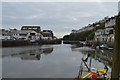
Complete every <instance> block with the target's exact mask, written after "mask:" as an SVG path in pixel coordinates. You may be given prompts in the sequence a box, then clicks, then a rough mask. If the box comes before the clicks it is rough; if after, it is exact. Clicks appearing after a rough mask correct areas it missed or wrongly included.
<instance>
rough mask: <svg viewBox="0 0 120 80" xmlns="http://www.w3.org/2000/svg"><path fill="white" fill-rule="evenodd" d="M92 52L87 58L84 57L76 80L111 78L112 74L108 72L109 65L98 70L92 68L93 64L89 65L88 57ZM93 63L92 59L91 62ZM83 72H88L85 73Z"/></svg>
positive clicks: (107, 79)
mask: <svg viewBox="0 0 120 80" xmlns="http://www.w3.org/2000/svg"><path fill="white" fill-rule="evenodd" d="M89 57H90V54H88V56H87V58H86V59H84V58H82V62H81V65H80V69H79V74H78V76H77V77H76V78H75V79H74V80H110V78H111V77H110V75H109V74H108V67H107V66H106V65H105V67H104V69H102V70H97V69H95V68H91V65H89V66H88V64H87V63H88V62H87V61H88V58H89ZM89 64H91V61H90V63H89ZM83 73H87V74H86V75H83Z"/></svg>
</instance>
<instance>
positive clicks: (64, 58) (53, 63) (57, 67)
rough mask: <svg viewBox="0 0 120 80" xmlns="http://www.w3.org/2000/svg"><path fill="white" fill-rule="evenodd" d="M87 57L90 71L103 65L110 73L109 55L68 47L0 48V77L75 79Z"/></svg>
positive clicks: (74, 46)
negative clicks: (0, 51) (0, 54)
mask: <svg viewBox="0 0 120 80" xmlns="http://www.w3.org/2000/svg"><path fill="white" fill-rule="evenodd" d="M88 53H90V54H91V56H90V60H91V67H92V68H95V69H103V68H104V65H107V66H108V67H109V71H111V55H112V53H111V52H108V51H105V50H94V49H91V48H88V47H77V46H76V45H70V44H61V45H37V46H24V47H23V46H22V47H7V48H2V77H3V78H75V77H76V76H77V75H78V73H79V68H80V63H81V61H82V60H81V59H82V58H83V56H84V57H86V56H87V54H88ZM88 61H89V60H88Z"/></svg>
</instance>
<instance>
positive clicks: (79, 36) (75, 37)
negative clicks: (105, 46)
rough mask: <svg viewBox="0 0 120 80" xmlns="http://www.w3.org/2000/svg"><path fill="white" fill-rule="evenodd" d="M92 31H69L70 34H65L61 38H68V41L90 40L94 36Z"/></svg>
mask: <svg viewBox="0 0 120 80" xmlns="http://www.w3.org/2000/svg"><path fill="white" fill-rule="evenodd" d="M94 35H95V33H94V31H93V30H89V31H83V32H81V33H71V34H70V35H65V36H64V37H63V40H70V41H85V40H86V39H87V40H92V39H93V38H94Z"/></svg>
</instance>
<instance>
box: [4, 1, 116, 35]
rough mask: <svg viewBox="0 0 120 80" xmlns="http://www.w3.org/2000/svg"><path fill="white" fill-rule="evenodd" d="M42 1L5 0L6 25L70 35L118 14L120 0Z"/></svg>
mask: <svg viewBox="0 0 120 80" xmlns="http://www.w3.org/2000/svg"><path fill="white" fill-rule="evenodd" d="M45 1H48V2H38V0H35V1H34V2H33V1H32V0H27V1H26V2H18V0H12V2H9V0H3V2H2V28H4V29H9V28H17V29H20V28H21V26H23V25H39V26H41V30H45V29H48V30H52V31H53V32H54V34H55V36H57V37H63V35H66V34H69V33H70V32H71V30H73V29H75V30H78V29H80V28H82V27H84V26H86V25H88V24H92V23H94V22H96V21H99V20H101V19H103V18H104V17H106V16H109V17H111V16H114V15H117V13H118V3H117V0H114V1H115V2H114V1H112V0H111V2H107V0H106V2H103V1H102V0H98V1H97V2H95V1H94V0H93V1H92V2H87V1H86V2H67V0H65V1H66V2H49V0H45ZM58 1H59V0H58ZM75 1H77V0H75Z"/></svg>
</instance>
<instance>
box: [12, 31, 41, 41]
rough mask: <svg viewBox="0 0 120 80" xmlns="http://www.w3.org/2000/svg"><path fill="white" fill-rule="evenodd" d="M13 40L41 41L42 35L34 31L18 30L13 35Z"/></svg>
mask: <svg viewBox="0 0 120 80" xmlns="http://www.w3.org/2000/svg"><path fill="white" fill-rule="evenodd" d="M12 38H13V39H14V40H39V39H40V38H41V35H40V33H37V32H36V31H33V30H16V31H14V32H13V33H12Z"/></svg>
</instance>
